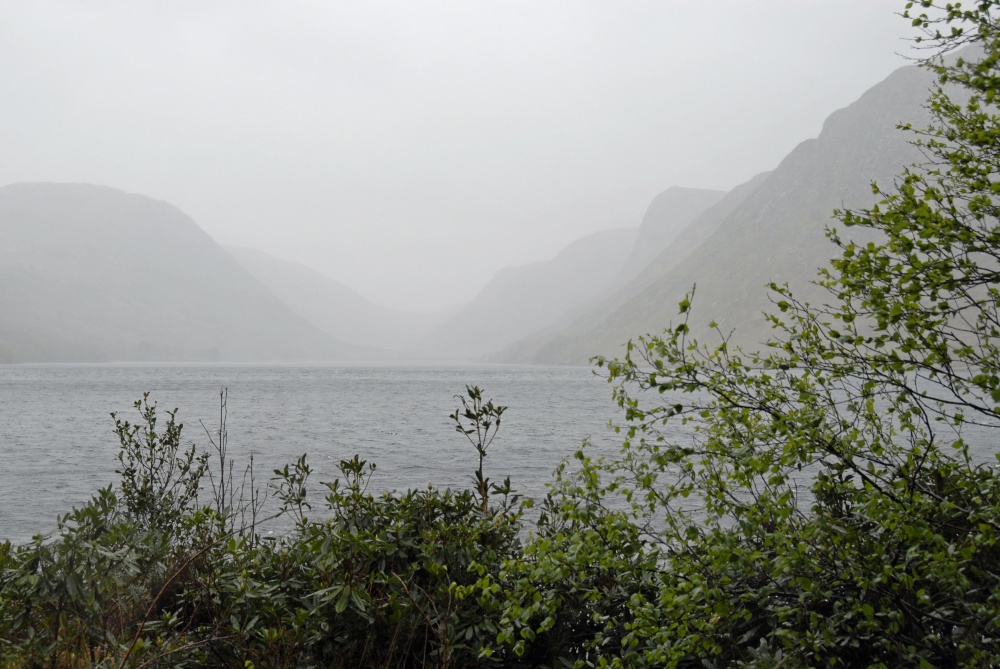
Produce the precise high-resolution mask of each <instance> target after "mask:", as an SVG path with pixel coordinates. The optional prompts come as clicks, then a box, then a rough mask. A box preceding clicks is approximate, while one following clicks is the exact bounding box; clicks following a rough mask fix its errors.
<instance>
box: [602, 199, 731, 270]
mask: <svg viewBox="0 0 1000 669" xmlns="http://www.w3.org/2000/svg"><path fill="white" fill-rule="evenodd" d="M725 194H726V192H725V191H721V190H708V189H705V188H680V187H678V186H672V187H671V188H668V189H667V190H665V191H663V192H662V193H660V194H659V195H657V196H656V197H654V198H653V201H652V202H650V203H649V207H648V208H647V209H646V214H645V215H644V216H643V217H642V223H641V224H640V225H639V234H638V235H637V236H636V239H635V245H634V246H633V247H632V253H631V254H630V255H629V257H628V259H627V260H626V261H625V264H624V265H622V268H621V270H620V271H619V272H618V276H616V277H615V280H614V282H613V284H612V285H613V287H614V288H621V287H622V286H625V285H627V284H628V282H629V281H631V280H632V279H634V278H635V277H636V275H638V274H639V272H641V271H642V270H643V268H645V267H646V266H647V265H648V264H649V263H650V261H652V260H653V258H655V257H656V256H658V255H659V254H660V253H661V252H662V251H663V250H664V249H666V248H667V247H668V246H670V245H671V243H672V242H673V241H674V239H676V238H677V236H678V235H679V234H681V232H683V231H684V229H685V228H687V227H688V226H689V225H690V224H691V222H692V221H694V220H695V219H696V218H697V217H698V216H700V215H701V214H702V213H703V212H704V211H705V210H706V209H708V208H709V207H711V206H713V205H714V204H716V203H717V202H718V201H719V200H721V199H722V197H723V196H724V195H725Z"/></svg>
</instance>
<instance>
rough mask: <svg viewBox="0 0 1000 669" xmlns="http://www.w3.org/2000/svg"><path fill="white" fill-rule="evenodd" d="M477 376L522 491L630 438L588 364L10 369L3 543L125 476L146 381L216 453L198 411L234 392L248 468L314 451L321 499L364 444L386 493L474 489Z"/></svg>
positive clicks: (1, 460)
mask: <svg viewBox="0 0 1000 669" xmlns="http://www.w3.org/2000/svg"><path fill="white" fill-rule="evenodd" d="M466 385H478V386H479V387H480V388H482V389H483V391H484V396H485V397H487V398H492V399H493V400H494V402H495V403H497V404H501V405H506V406H507V407H508V409H507V412H506V413H505V414H504V415H503V420H502V426H501V428H500V433H499V436H498V437H497V439H496V441H495V442H494V443H493V445H492V446H491V447H490V450H489V456H488V457H487V458H486V463H485V471H486V475H487V476H489V477H490V478H491V479H492V480H493V481H495V482H500V481H502V480H503V478H504V477H506V476H510V477H511V482H512V484H513V485H514V488H515V489H516V490H517V491H518V492H521V493H522V494H525V495H528V496H532V497H538V496H541V495H544V493H545V483H546V482H547V481H548V480H550V475H551V472H552V470H553V469H554V468H555V467H556V465H557V464H558V463H559V461H560V460H561V459H562V458H564V457H566V456H569V455H571V454H572V453H573V452H574V451H575V450H577V449H578V448H579V447H580V444H581V442H582V440H583V439H584V438H585V437H588V436H589V437H591V440H592V441H593V442H594V443H595V445H596V447H597V448H598V449H599V450H601V451H606V452H613V451H614V450H615V449H616V447H617V444H618V443H619V441H620V438H619V437H617V436H616V435H615V434H614V433H613V432H612V431H611V430H610V429H609V428H608V421H609V420H610V419H611V418H612V417H615V416H617V415H618V409H617V407H616V406H615V405H614V403H613V401H612V398H611V386H610V385H608V383H607V382H606V381H605V380H604V379H602V378H600V377H597V376H595V375H594V374H593V372H592V370H591V369H590V368H585V367H534V366H489V365H461V366H459V365H455V366H443V365H435V366H420V365H396V366H388V365H385V366H378V365H375V366H364V365H356V366H353V365H346V366H321V367H316V366H311V367H297V366H251V365H223V364H219V365H124V364H123V365H13V366H0V539H4V538H6V539H11V540H12V541H14V542H23V541H26V540H28V539H30V537H31V536H32V535H33V534H35V533H36V532H43V531H49V530H51V529H53V528H54V527H55V520H56V517H57V516H58V515H59V514H62V513H65V512H66V511H68V510H69V509H70V508H71V507H72V506H73V505H74V504H80V503H82V502H84V501H86V500H87V499H88V498H89V497H90V496H91V495H92V494H94V493H95V492H96V491H97V490H98V488H100V487H103V486H106V485H108V484H110V483H113V482H115V480H116V475H115V473H114V470H115V466H116V464H117V460H116V459H115V456H116V454H117V452H118V440H117V437H116V436H115V434H114V421H113V420H112V418H111V417H110V415H109V414H110V413H111V412H112V411H116V412H118V414H119V416H120V417H121V418H127V419H129V420H131V421H133V422H134V421H135V419H136V418H138V413H137V412H136V411H135V409H134V408H133V407H132V404H133V402H135V400H137V399H139V398H141V397H142V394H143V393H144V392H146V391H149V392H150V400H154V401H156V402H157V403H158V407H159V409H160V410H161V412H162V411H165V410H167V409H173V408H178V409H179V412H178V420H179V421H180V422H182V423H183V424H184V430H183V436H184V441H185V442H188V441H194V442H195V443H196V444H198V446H199V447H202V448H209V449H210V448H211V444H210V443H209V440H208V438H207V437H206V434H205V431H204V430H203V428H202V425H201V424H200V423H199V421H203V422H204V424H205V426H206V427H207V428H208V429H210V430H213V431H214V430H215V429H216V428H217V426H218V421H219V392H220V390H221V389H223V388H228V421H227V428H228V434H229V452H230V455H231V457H232V458H233V459H234V461H235V462H236V463H237V478H238V475H239V472H240V471H241V463H245V462H246V461H247V458H248V457H249V455H250V453H251V452H252V453H253V454H254V459H255V469H256V471H257V472H258V473H259V478H258V481H259V482H266V481H267V479H268V478H270V476H271V471H272V470H273V469H275V468H277V467H280V466H282V465H284V464H286V463H291V462H293V461H294V460H295V459H297V458H298V457H299V455H301V454H303V453H306V454H308V461H309V462H310V464H311V466H312V467H313V470H314V473H313V475H312V478H311V482H312V485H311V490H312V491H313V492H314V494H315V495H316V496H317V497H319V496H320V495H321V490H322V488H321V487H320V485H319V483H320V481H328V480H332V479H333V478H334V477H335V475H336V465H337V463H338V462H339V461H340V460H342V459H346V458H350V457H352V456H353V455H354V454H359V455H360V456H361V457H362V458H363V459H366V460H368V461H370V462H375V463H376V464H377V465H378V469H377V471H376V474H375V476H374V477H373V479H372V485H373V486H374V487H376V488H377V489H379V490H393V489H397V490H401V489H406V488H411V487H423V486H426V485H427V484H428V483H433V484H434V485H436V486H440V487H445V486H452V487H459V486H462V487H464V486H468V485H471V483H470V481H471V478H472V474H473V472H474V471H475V468H476V465H477V461H476V455H475V450H474V449H473V448H472V446H471V445H470V444H469V443H468V442H467V441H466V440H465V439H464V437H463V436H462V435H460V434H458V433H457V432H455V429H454V424H453V423H452V421H451V420H450V419H449V417H448V416H449V414H451V413H452V412H453V411H454V410H455V408H456V407H457V406H458V402H457V400H456V399H455V395H457V394H460V393H463V392H464V391H465V386H466ZM164 420H165V416H164ZM313 501H314V502H315V501H317V500H315V499H314V500H313ZM274 506H275V505H273V504H272V505H271V508H274Z"/></svg>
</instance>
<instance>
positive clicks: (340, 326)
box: [225, 246, 457, 351]
mask: <svg viewBox="0 0 1000 669" xmlns="http://www.w3.org/2000/svg"><path fill="white" fill-rule="evenodd" d="M225 248H226V251H228V252H229V254H230V255H232V256H233V257H234V258H235V259H236V261H237V262H239V264H240V265H241V266H242V267H243V269H245V270H246V271H247V272H249V273H250V274H252V275H253V276H254V278H256V279H257V280H258V281H260V282H261V283H262V284H263V285H264V286H265V287H266V288H267V289H268V290H269V291H271V292H272V293H273V294H274V295H275V296H277V297H278V298H279V299H280V300H281V301H282V302H284V303H285V304H286V305H288V306H289V307H290V308H291V309H292V311H294V312H295V313H296V314H298V315H299V316H301V317H302V318H304V319H306V320H308V321H309V322H310V323H312V324H314V325H316V326H317V327H318V328H320V329H321V330H323V331H324V332H326V333H327V334H330V335H332V336H334V337H336V338H338V339H342V340H344V341H348V342H352V343H356V344H365V345H367V346H375V347H379V348H383V349H388V350H392V351H405V350H408V349H412V347H413V344H414V342H415V341H416V339H417V338H418V337H420V336H422V335H425V334H427V333H428V332H430V331H431V330H433V329H434V328H435V327H437V326H439V325H440V324H441V323H443V322H445V321H446V320H447V319H448V318H450V317H451V316H453V315H454V313H455V311H457V310H449V311H444V312H437V313H432V314H421V313H415V312H407V311H400V310H397V309H390V308H389V307H383V306H381V305H378V304H375V303H374V302H372V301H370V300H368V299H367V298H365V297H363V296H362V295H361V294H360V293H358V292H357V291H355V290H354V289H353V288H350V287H348V286H346V285H344V284H342V283H340V282H338V281H335V280H334V279H332V278H330V277H328V276H326V275H325V274H322V273H320V272H317V271H316V270H314V269H312V268H310V267H306V266H305V265H300V264H298V263H294V262H289V261H287V260H281V259H279V258H275V257H274V256H272V255H269V254H267V253H264V252H263V251H256V250H253V249H248V248H243V247H239V246H227V247H225Z"/></svg>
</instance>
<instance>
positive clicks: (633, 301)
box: [497, 66, 934, 364]
mask: <svg viewBox="0 0 1000 669" xmlns="http://www.w3.org/2000/svg"><path fill="white" fill-rule="evenodd" d="M933 84H934V77H933V75H931V74H930V73H928V72H926V71H925V70H923V69H920V68H917V67H912V66H911V67H904V68H901V69H899V70H897V71H896V72H894V73H893V74H891V75H890V76H889V77H888V78H887V79H885V80H884V81H883V82H881V83H880V84H878V85H876V86H875V87H873V88H871V89H870V90H868V91H867V92H866V93H865V94H864V95H862V96H861V98H860V99H858V100H857V101H856V102H854V103H853V104H851V105H850V106H848V107H846V108H844V109H841V110H839V111H836V112H834V113H833V114H832V115H831V116H830V117H829V118H828V119H827V120H826V122H825V123H824V125H823V129H822V131H821V133H820V135H819V137H818V138H816V139H810V140H807V141H805V142H802V143H801V144H799V145H798V146H797V147H796V148H795V149H794V150H793V151H792V152H791V153H790V154H789V155H788V156H787V157H786V158H785V159H784V160H783V161H782V162H781V164H780V165H778V167H777V168H776V169H775V170H774V171H773V172H771V173H769V174H767V175H763V176H761V177H758V178H756V179H755V180H754V181H752V182H750V183H749V184H745V185H744V186H742V187H740V189H742V190H743V192H742V193H739V194H738V195H739V196H740V197H733V196H734V194H737V193H736V191H734V192H733V193H730V195H728V196H727V197H726V198H723V200H721V201H720V202H719V204H717V205H716V207H713V208H712V209H709V210H708V211H706V212H705V213H704V214H702V215H701V216H699V217H698V218H697V219H696V220H695V221H694V222H693V223H692V224H691V225H690V226H689V228H688V229H687V230H685V231H684V232H683V233H681V235H679V236H678V238H677V239H676V240H675V241H674V242H673V243H672V244H671V245H670V246H669V247H668V248H667V249H666V250H664V251H663V252H661V253H660V255H659V256H657V258H655V259H654V260H653V261H652V262H651V263H650V264H649V265H648V266H647V267H646V268H645V269H644V270H643V271H642V272H640V273H639V275H638V276H637V277H636V278H635V279H633V280H632V281H631V282H630V283H629V284H628V285H626V286H624V287H622V288H621V289H619V290H618V291H617V292H615V293H614V294H612V295H611V296H609V297H608V298H607V299H605V300H604V301H602V302H601V304H600V305H598V306H597V307H596V308H595V309H593V310H591V311H590V312H588V313H587V314H584V315H582V316H581V317H580V318H578V319H576V320H575V321H574V322H573V323H571V324H569V325H567V326H566V327H564V328H562V329H561V330H560V331H559V332H556V333H552V334H551V335H550V336H547V337H545V338H541V339H540V338H533V339H528V340H522V341H520V342H516V343H515V344H513V345H512V346H510V347H508V348H507V349H506V350H505V351H503V352H502V353H501V354H500V355H499V356H498V357H497V359H499V360H502V361H507V362H536V363H564V364H567V363H568V364H583V363H586V361H587V359H588V358H589V357H590V356H593V355H596V354H603V355H612V356H613V355H620V354H621V353H622V352H623V348H622V347H623V346H624V344H625V342H626V341H628V340H629V339H631V338H634V337H636V336H638V335H640V334H643V333H659V332H661V331H662V330H663V328H664V327H666V326H667V325H668V324H669V323H670V322H671V321H674V322H676V320H677V303H678V302H679V301H680V300H681V299H682V298H683V297H684V295H685V294H686V293H687V292H689V291H690V290H691V288H692V286H693V285H695V284H697V292H696V295H695V299H694V302H693V310H692V315H691V321H690V325H691V327H692V328H693V330H694V331H695V333H697V334H698V335H700V336H702V338H704V335H706V334H708V341H717V335H715V334H711V333H709V332H708V323H709V322H710V321H713V320H714V321H715V322H717V323H718V325H719V329H720V330H721V331H722V332H723V333H724V334H729V333H730V332H732V331H735V332H734V338H733V341H734V343H737V344H741V345H744V346H750V347H756V346H759V345H760V343H761V342H763V341H764V340H765V339H766V338H767V337H768V335H769V333H770V329H769V327H768V325H767V323H766V322H765V321H764V318H763V316H762V312H763V311H764V310H767V309H769V308H770V303H769V301H768V294H767V291H766V289H765V286H766V285H767V284H769V283H770V282H772V281H775V282H779V283H784V282H789V283H790V284H791V285H792V286H793V288H794V291H795V293H796V295H798V296H800V297H802V298H803V299H806V300H808V301H812V302H817V301H822V300H823V299H825V297H826V295H825V293H824V292H823V291H822V290H821V289H819V288H817V287H815V286H813V285H811V284H810V283H809V282H810V281H811V280H812V279H814V278H815V275H816V270H817V268H818V267H820V266H822V265H826V264H827V263H828V261H829V259H830V258H831V257H833V256H835V255H836V254H837V249H836V248H835V247H834V246H833V245H832V244H830V243H829V241H828V240H827V239H826V238H825V235H824V231H825V229H826V227H828V226H832V225H833V223H834V221H833V220H832V212H833V210H834V209H836V208H840V207H844V206H850V207H852V208H860V207H867V206H870V205H872V204H874V203H875V196H874V195H873V194H872V192H871V183H872V182H873V181H874V182H877V183H880V184H882V185H884V186H888V185H889V184H891V183H892V182H893V180H894V178H895V177H896V175H898V174H899V173H900V171H901V170H902V169H903V168H904V167H905V166H907V165H910V164H912V163H915V162H919V161H920V158H921V155H920V153H919V152H918V151H917V149H915V148H914V147H913V146H912V145H910V144H909V143H908V140H910V139H912V137H911V136H909V135H908V134H907V133H905V132H902V131H898V130H896V129H895V126H896V124H897V123H899V122H901V121H906V122H912V123H913V125H914V127H921V126H923V125H926V123H927V122H928V121H929V115H928V112H927V110H926V109H925V108H924V103H925V101H926V99H927V95H928V90H929V89H930V88H931V86H932V85H933ZM740 189H737V190H740ZM727 200H730V201H732V200H735V201H737V202H736V206H735V207H733V208H732V209H731V210H730V211H728V212H724V211H722V212H721V213H724V215H721V216H720V210H719V207H723V209H724V205H726V204H727ZM729 204H732V202H729ZM842 232H843V236H844V237H845V239H852V238H853V239H855V240H857V241H866V240H867V239H868V237H866V236H865V235H866V234H867V231H864V230H856V229H851V230H848V231H842ZM699 238H700V239H699ZM678 245H682V246H678ZM692 245H693V246H694V248H691V247H692Z"/></svg>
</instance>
